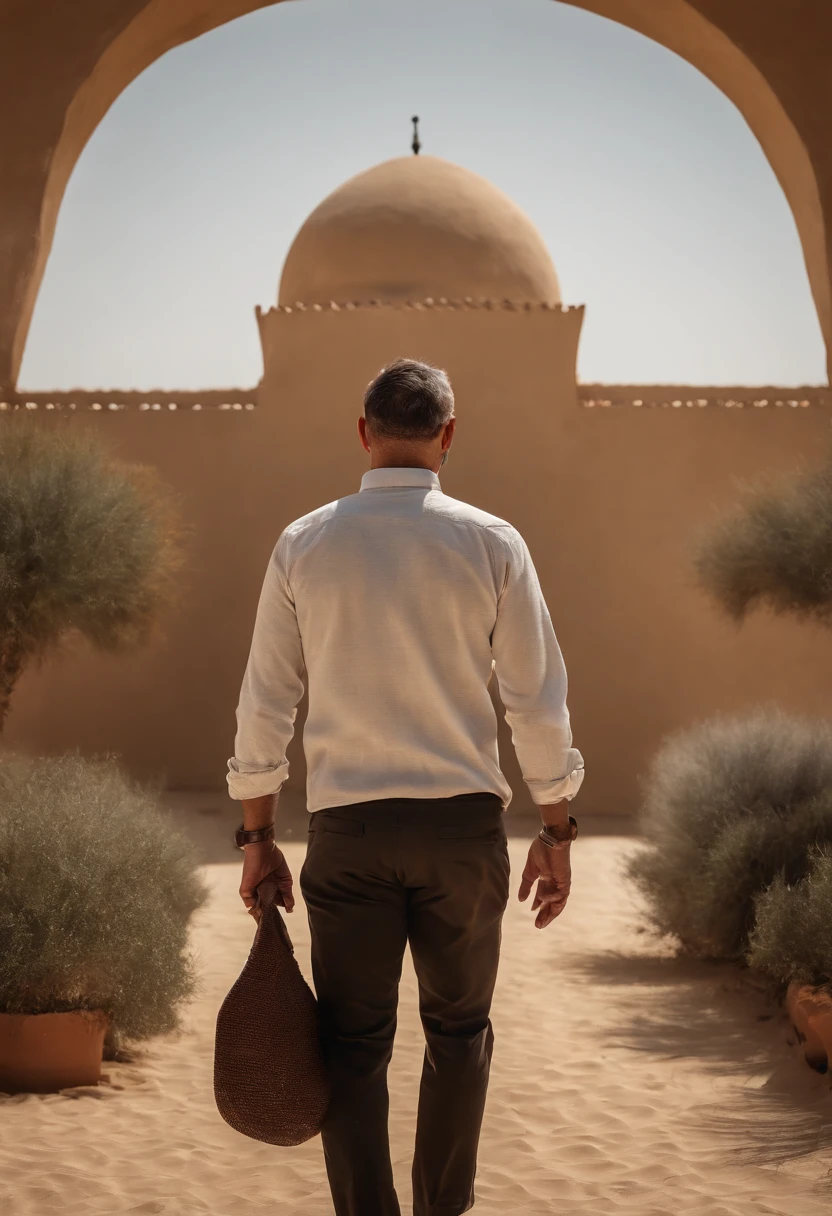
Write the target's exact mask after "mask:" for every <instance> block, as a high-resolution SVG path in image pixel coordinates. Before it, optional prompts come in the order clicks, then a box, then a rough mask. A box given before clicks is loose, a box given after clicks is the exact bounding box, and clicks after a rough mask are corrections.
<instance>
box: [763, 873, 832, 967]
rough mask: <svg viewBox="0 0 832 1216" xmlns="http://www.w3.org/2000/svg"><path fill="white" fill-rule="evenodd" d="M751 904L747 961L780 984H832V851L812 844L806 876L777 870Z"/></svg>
mask: <svg viewBox="0 0 832 1216" xmlns="http://www.w3.org/2000/svg"><path fill="white" fill-rule="evenodd" d="M755 904H756V913H757V915H756V924H755V926H754V931H753V932H752V934H751V944H750V949H749V952H748V962H749V963H750V965H751V966H752V967H758V968H760V970H761V971H766V972H767V973H768V974H769V975H771V976H773V977H774V979H776V980H779V981H780V982H781V983H783V984H790V983H792V982H796V983H799V984H812V985H814V986H816V987H822V986H830V985H832V852H830V851H829V850H828V849H817V850H815V851H814V852H813V854H812V856H811V859H810V869H809V872H808V874H807V875H806V877H805V878H803V879H802V880H801V881H800V882H797V883H795V884H793V885H792V884H790V883H789V882H788V881H787V880H786V879H785V877H783V876H782V875H778V877H777V878H775V880H774V882H773V883H772V884H771V886H769V887H768V888H767V889H766V890H765V891H763V892H761V893H760V894H759V895H758V896H757V899H756V901H755Z"/></svg>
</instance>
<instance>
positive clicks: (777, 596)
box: [694, 458, 832, 626]
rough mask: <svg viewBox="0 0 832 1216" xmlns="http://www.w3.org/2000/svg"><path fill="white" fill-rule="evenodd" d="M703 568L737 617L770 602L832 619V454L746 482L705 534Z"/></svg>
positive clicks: (704, 578)
mask: <svg viewBox="0 0 832 1216" xmlns="http://www.w3.org/2000/svg"><path fill="white" fill-rule="evenodd" d="M694 564H695V568H696V574H697V576H698V580H699V582H700V584H701V586H702V587H703V588H704V589H705V590H706V591H708V592H709V593H710V594H711V596H712V597H713V598H714V599H715V600H716V602H717V603H718V604H720V605H721V607H722V608H724V609H725V611H726V612H727V613H729V615H730V616H731V617H733V618H734V620H736V621H738V622H741V621H743V620H744V619H745V617H746V616H747V615H748V613H749V612H751V611H752V610H753V609H754V608H756V607H759V606H763V605H765V606H767V607H768V608H770V609H771V610H772V611H773V612H775V613H784V612H790V613H793V614H794V615H796V616H797V617H799V618H803V619H807V620H816V621H819V622H820V623H821V624H823V625H826V626H829V625H832V458H830V459H828V460H827V462H826V464H825V465H824V466H823V467H821V468H820V469H817V470H811V471H809V470H805V469H803V470H801V471H800V472H799V473H798V474H797V475H794V474H793V475H791V476H789V477H785V478H779V479H777V480H772V479H766V480H761V481H758V482H756V483H752V484H750V485H747V486H746V487H745V491H744V494H743V497H742V500H741V501H740V502H739V503H738V505H737V507H736V508H735V509H734V510H733V511H731V512H729V513H728V514H727V515H726V516H725V517H724V518H722V519H721V520H720V521H719V522H718V523H717V524H716V525H715V526H713V527H711V528H710V529H709V530H708V531H707V532H706V533H705V534H704V536H703V537H702V538H701V539H700V542H699V545H698V547H697V551H696V553H695V555H694Z"/></svg>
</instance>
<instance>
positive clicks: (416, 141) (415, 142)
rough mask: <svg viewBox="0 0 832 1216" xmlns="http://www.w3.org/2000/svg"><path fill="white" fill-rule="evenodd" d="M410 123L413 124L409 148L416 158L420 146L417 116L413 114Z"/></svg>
mask: <svg viewBox="0 0 832 1216" xmlns="http://www.w3.org/2000/svg"><path fill="white" fill-rule="evenodd" d="M410 121H411V122H412V123H413V143H412V144H411V145H410V146H411V148H412V149H413V155H414V156H418V155H419V149H420V148H421V146H422V145H421V144H420V143H419V115H418V114H414V115H413V118H412V119H411V120H410Z"/></svg>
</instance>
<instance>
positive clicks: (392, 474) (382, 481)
mask: <svg viewBox="0 0 832 1216" xmlns="http://www.w3.org/2000/svg"><path fill="white" fill-rule="evenodd" d="M387 486H412V487H414V488H418V489H421V490H439V489H441V486H440V484H439V477H438V476H437V474H436V473H434V471H433V469H368V471H367V472H366V473H365V474H364V476H363V477H362V478H361V489H362V490H380V489H384V488H385V487H387Z"/></svg>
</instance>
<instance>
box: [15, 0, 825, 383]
mask: <svg viewBox="0 0 832 1216" xmlns="http://www.w3.org/2000/svg"><path fill="white" fill-rule="evenodd" d="M281 2H282V0H126V3H123V4H122V5H120V6H119V8H120V17H119V18H118V20H115V19H114V18H113V17H112V15H111V12H110V10H111V8H112V6H111V5H109V4H105V3H103V2H102V0H91V3H89V4H88V5H87V6H86V9H85V11H86V12H87V19H86V21H83V20H81V19H80V18H79V17H77V16H75V15H74V14H72V16H73V17H74V22H75V24H74V26H71V27H68V29H67V38H66V39H63V40H62V38H61V29H60V25H61V21H62V20H65V19H66V18H65V17H62V13H65V12H66V9H67V8H74V6H66V5H64V4H63V0H46V4H44V5H42V6H39V9H41V8H45V7H47V6H48V7H49V8H50V9H52V8H53V7H54V22H53V23H52V25H51V26H50V25H49V24H48V19H44V14H43V12H41V11H38V13H37V14H32V17H31V18H27V17H22V18H21V20H20V26H21V28H22V33H20V34H19V35H18V40H19V42H20V43H21V44H22V45H16V46H15V45H13V46H10V47H9V51H8V52H4V53H3V55H2V56H0V59H5V55H6V54H9V56H10V77H9V76H7V77H6V79H7V80H9V79H10V86H11V87H10V95H11V94H15V93H16V95H17V98H18V102H19V105H18V109H17V116H18V124H19V125H18V127H17V128H13V129H11V130H10V131H9V132H7V133H0V152H3V153H6V152H8V153H10V156H9V157H8V160H7V163H8V164H10V165H11V166H12V172H11V173H10V174H7V175H6V186H5V187H3V186H0V206H2V207H3V209H4V210H5V213H6V215H7V216H8V217H9V220H8V222H7V237H6V241H5V242H4V244H3V245H0V284H2V285H3V287H4V289H5V290H4V295H5V298H6V300H8V301H11V307H9V308H8V309H7V310H6V311H5V316H4V317H0V387H2V386H4V385H5V386H7V387H11V386H13V385H14V384H15V383H16V379H17V374H18V371H19V368H20V363H21V359H22V356H23V348H24V345H25V341H26V336H27V333H28V329H29V324H30V321H31V317H32V312H33V309H34V305H35V300H36V298H37V293H38V290H39V287H40V283H41V279H42V277H43V272H44V269H45V266H46V260H47V258H48V256H49V251H50V248H51V245H52V238H53V234H54V230H55V224H56V221H57V217H58V211H59V208H60V205H61V201H62V198H63V194H64V191H65V189H66V185H67V182H68V180H69V177H70V174H71V172H72V170H73V168H74V166H75V163H76V161H77V160H78V157H79V156H80V154H81V151H82V150H83V148H84V146H85V145H86V143H87V141H88V139H89V138H90V136H91V134H92V133H93V131H94V130H95V128H96V126H97V125H98V123H99V122H100V121H101V119H102V118H103V117H104V115H105V114H106V112H107V110H108V109H109V108H110V106H111V105H112V103H113V102H114V101H115V100H116V98H117V97H118V96H119V94H120V93H121V92H122V91H123V90H124V89H125V88H126V87H127V86H128V85H129V84H130V83H131V81H133V80H134V79H135V78H136V76H138V75H139V73H140V72H142V71H144V69H145V68H147V67H148V66H150V64H151V63H153V62H154V61H155V60H156V59H158V58H160V57H161V56H162V55H163V54H165V53H166V52H167V51H169V50H171V49H172V48H173V47H175V46H178V45H180V44H181V43H183V42H187V41H189V40H191V39H193V38H197V37H199V36H200V35H201V34H203V33H206V32H207V31H208V30H211V29H214V28H216V27H217V26H220V25H223V24H225V23H226V22H228V21H232V20H234V19H235V18H237V17H240V16H243V15H245V14H246V13H249V12H253V11H254V10H256V9H260V8H266V7H268V6H270V5H271V4H275V3H281ZM566 3H571V4H574V5H575V6H576V7H579V8H583V9H586V10H588V11H591V12H594V13H597V14H598V15H599V16H603V17H607V18H610V19H611V20H614V21H617V22H619V23H621V24H623V25H627V26H629V27H630V28H632V29H634V30H636V31H637V32H639V33H641V34H644V35H646V36H647V37H649V38H651V39H652V40H653V41H655V42H658V43H659V44H661V45H663V46H665V47H667V48H668V49H669V50H671V51H674V52H675V53H676V54H678V55H680V56H681V57H682V58H684V59H686V60H687V61H688V62H689V63H690V64H692V66H694V67H695V68H697V69H698V70H699V71H701V72H702V73H703V74H704V75H705V76H707V77H708V78H709V79H710V80H711V81H712V82H713V83H714V84H715V85H716V86H717V88H719V89H720V90H721V91H722V92H723V93H724V94H725V95H726V96H727V97H728V98H729V99H730V100H731V101H733V102H734V104H735V105H736V106H737V108H738V109H739V110H740V112H741V113H742V114H743V116H744V118H745V119H746V121H747V123H748V125H749V127H750V128H751V130H752V132H753V133H754V135H755V136H756V137H757V139H758V141H759V142H760V144H761V146H762V148H763V151H764V153H765V155H766V157H767V158H768V160H769V163H770V164H771V166H772V168H773V170H774V172H775V174H776V176H777V178H778V180H779V182H780V184H781V187H782V188H783V191H784V193H785V195H786V198H787V200H788V202H789V205H790V207H791V209H792V213H793V215H794V218H795V222H796V225H797V229H798V233H799V236H800V240H801V243H802V247H803V254H804V258H805V262H806V267H807V272H808V276H809V282H810V286H811V290H812V294H813V297H814V300H815V305H816V308H817V311H818V317H819V320H820V325H821V330H822V332H823V336H824V340H825V342H826V347H827V352H828V354H827V366H828V367H829V366H832V292H830V263H829V255H828V250H827V242H826V217H825V210H824V203H826V210H827V211H828V213H829V214H830V215H832V163H829V166H828V168H829V172H828V173H827V175H826V177H827V178H828V179H829V190H828V192H827V193H826V196H825V197H824V196H822V193H821V188H820V184H819V174H818V172H817V168H816V166H817V164H818V163H819V162H818V157H819V156H826V157H827V158H829V157H830V153H829V146H828V140H827V138H826V130H825V124H823V123H821V124H818V123H817V108H818V104H819V101H818V98H817V97H813V96H812V95H811V90H812V88H815V89H817V87H818V85H817V81H812V82H809V81H808V78H807V73H806V72H805V70H804V69H803V65H802V63H801V60H802V58H803V56H802V53H801V47H800V38H801V34H802V36H803V39H804V42H805V43H806V47H805V48H804V49H805V50H809V48H810V44H812V43H816V42H817V40H818V32H817V31H812V30H811V29H803V30H802V31H801V30H799V29H797V30H796V29H795V27H794V24H792V25H791V26H790V25H788V24H786V25H784V26H782V28H778V27H779V20H778V19H775V17H774V16H773V13H774V10H779V11H780V12H781V13H782V6H780V5H779V4H777V3H775V0H758V3H757V5H756V6H755V7H754V10H753V13H752V15H751V16H749V13H750V10H749V7H748V5H747V4H745V3H744V2H743V0H664V2H663V3H662V4H656V3H655V0H566ZM33 7H34V6H33ZM763 10H771V11H769V12H768V14H767V15H768V18H769V19H768V20H767V21H764V20H762V17H763V15H764V13H763ZM95 14H97V17H96V15H95ZM44 29H49V30H50V32H51V34H52V38H53V40H54V43H55V45H51V44H48V39H46V38H45V37H44V33H43V31H44ZM825 29H826V33H827V39H828V36H829V35H832V20H830V21H829V22H828V23H827V26H826V27H825ZM27 36H28V42H27ZM827 45H828V40H827ZM50 56H51V57H52V61H53V63H54V69H55V71H54V74H53V75H52V76H50V75H49V74H45V73H44V70H43V69H44V66H47V67H48V66H49V62H48V61H49V60H50ZM44 61H46V64H45V62H44ZM34 65H37V68H38V70H37V71H35V70H33V68H34ZM44 79H50V80H53V81H54V89H53V88H51V87H50V89H49V90H44V88H43V82H44ZM27 82H30V83H29V84H28V85H27ZM16 85H19V87H16ZM30 89H31V92H30ZM824 100H825V101H826V102H827V105H826V107H825V108H826V112H827V113H828V111H829V109H830V108H832V106H830V102H832V98H828V97H825V98H824ZM820 104H821V105H822V104H823V103H822V102H821V103H820ZM27 105H28V107H30V108H29V109H27ZM810 140H811V143H812V149H811V153H812V154H810V147H809V143H810ZM4 145H6V146H4ZM821 145H822V147H821ZM0 159H6V157H5V156H4V157H2V158H0ZM822 167H823V168H824V169H826V167H827V166H826V165H823V166H822ZM825 181H826V178H824V182H825ZM4 196H5V197H4Z"/></svg>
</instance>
